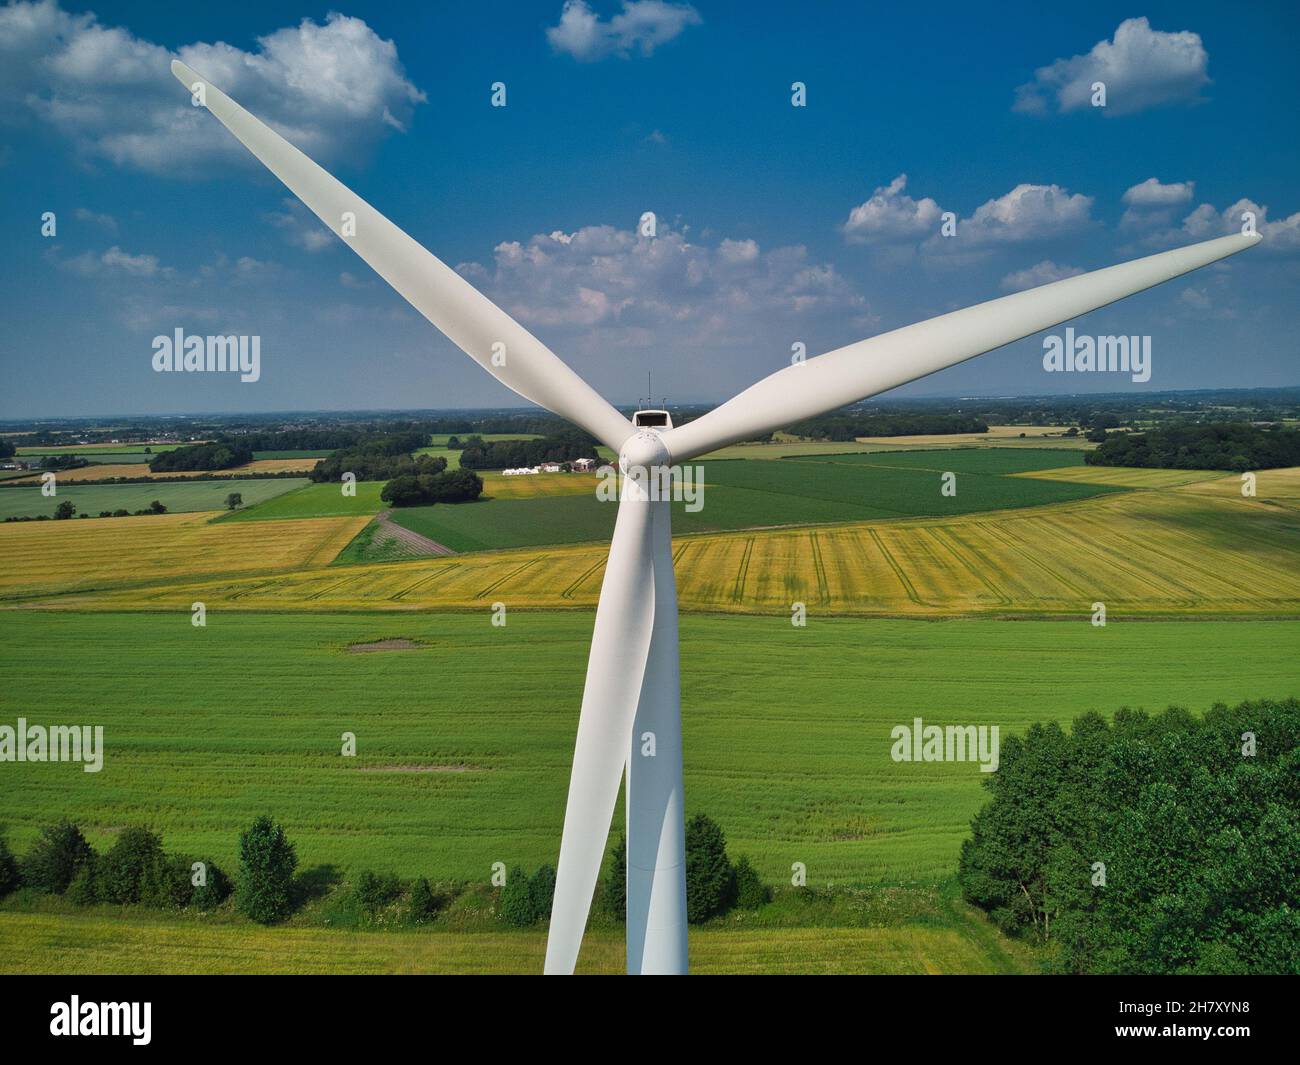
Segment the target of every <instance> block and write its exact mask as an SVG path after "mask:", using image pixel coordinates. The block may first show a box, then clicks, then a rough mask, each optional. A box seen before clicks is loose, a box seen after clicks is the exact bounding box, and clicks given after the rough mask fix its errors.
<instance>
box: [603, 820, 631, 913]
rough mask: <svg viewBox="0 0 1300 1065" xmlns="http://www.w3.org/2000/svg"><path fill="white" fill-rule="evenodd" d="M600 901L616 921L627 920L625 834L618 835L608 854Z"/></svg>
mask: <svg viewBox="0 0 1300 1065" xmlns="http://www.w3.org/2000/svg"><path fill="white" fill-rule="evenodd" d="M600 902H601V905H602V906H603V907H604V909H605V912H606V913H607V914H609V916H611V917H612V918H614V920H616V921H626V920H627V836H625V835H620V836H619V837H618V842H617V843H615V844H614V853H613V854H612V855H611V856H610V862H609V871H608V872H607V873H606V874H605V880H604V884H603V885H602V888H601V892H600Z"/></svg>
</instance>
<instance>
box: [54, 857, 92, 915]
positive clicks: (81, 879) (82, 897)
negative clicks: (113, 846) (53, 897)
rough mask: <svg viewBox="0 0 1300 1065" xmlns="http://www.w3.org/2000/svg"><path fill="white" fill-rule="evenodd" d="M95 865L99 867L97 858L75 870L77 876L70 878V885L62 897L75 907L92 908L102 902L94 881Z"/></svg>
mask: <svg viewBox="0 0 1300 1065" xmlns="http://www.w3.org/2000/svg"><path fill="white" fill-rule="evenodd" d="M97 865H99V859H98V858H92V859H91V860H90V861H88V862H86V863H84V864H83V865H82V866H81V867H80V868H79V869H78V870H77V875H76V876H74V877H73V878H72V883H71V884H69V885H68V890H67V891H65V892H64V893H63V897H64V898H65V899H67V900H68V901H69V902H71V903H73V904H74V905H76V906H93V905H94V904H95V903H97V902H100V901H102V900H101V899H100V897H99V888H98V885H97V884H96V881H95V867H96V866H97Z"/></svg>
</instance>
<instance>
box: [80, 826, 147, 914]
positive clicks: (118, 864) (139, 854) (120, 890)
mask: <svg viewBox="0 0 1300 1065" xmlns="http://www.w3.org/2000/svg"><path fill="white" fill-rule="evenodd" d="M162 861H163V849H162V838H161V837H159V836H158V835H156V834H155V833H153V832H150V831H149V830H148V829H147V828H124V829H123V830H122V833H121V835H119V836H118V837H117V842H116V843H114V844H113V846H112V847H111V848H110V849H109V851H108V853H107V854H105V855H104V856H103V858H101V859H100V861H99V863H98V868H97V869H96V870H95V888H96V893H97V894H98V895H99V898H100V899H101V901H103V902H116V903H121V904H130V903H133V902H139V901H140V897H141V891H142V890H143V888H144V885H145V883H146V881H156V880H157V871H156V869H155V867H156V866H158V865H160V864H161V863H162Z"/></svg>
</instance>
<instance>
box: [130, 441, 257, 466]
mask: <svg viewBox="0 0 1300 1065" xmlns="http://www.w3.org/2000/svg"><path fill="white" fill-rule="evenodd" d="M252 461H253V449H252V448H250V447H249V446H248V445H247V444H244V443H235V442H230V443H226V442H213V443H210V444H189V445H187V446H185V447H178V448H176V449H175V450H174V451H160V452H158V453H157V454H156V455H154V457H153V458H151V459H150V460H149V470H150V472H152V473H174V472H177V471H179V470H228V469H230V468H231V467H232V466H244V465H247V464H248V463H250V462H252Z"/></svg>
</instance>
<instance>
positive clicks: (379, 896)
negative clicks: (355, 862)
mask: <svg viewBox="0 0 1300 1065" xmlns="http://www.w3.org/2000/svg"><path fill="white" fill-rule="evenodd" d="M401 890H402V885H401V883H400V882H399V881H398V879H397V877H396V876H395V875H393V874H391V873H390V874H388V875H385V876H380V875H379V874H377V873H372V872H371V871H370V870H369V869H366V870H363V871H362V872H361V874H360V875H359V876H358V877H357V882H356V886H355V887H354V888H353V889H352V893H353V895H354V896H355V897H356V900H357V904H358V905H359V906H360V907H361V909H362V911H363V912H365V913H367V914H372V915H373V914H375V913H377V912H378V911H379V910H380V909H381V908H383V907H384V906H386V905H387V904H388V903H390V902H392V901H393V899H395V898H396V897H397V896H398V895H399V894H400V893H401Z"/></svg>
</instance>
